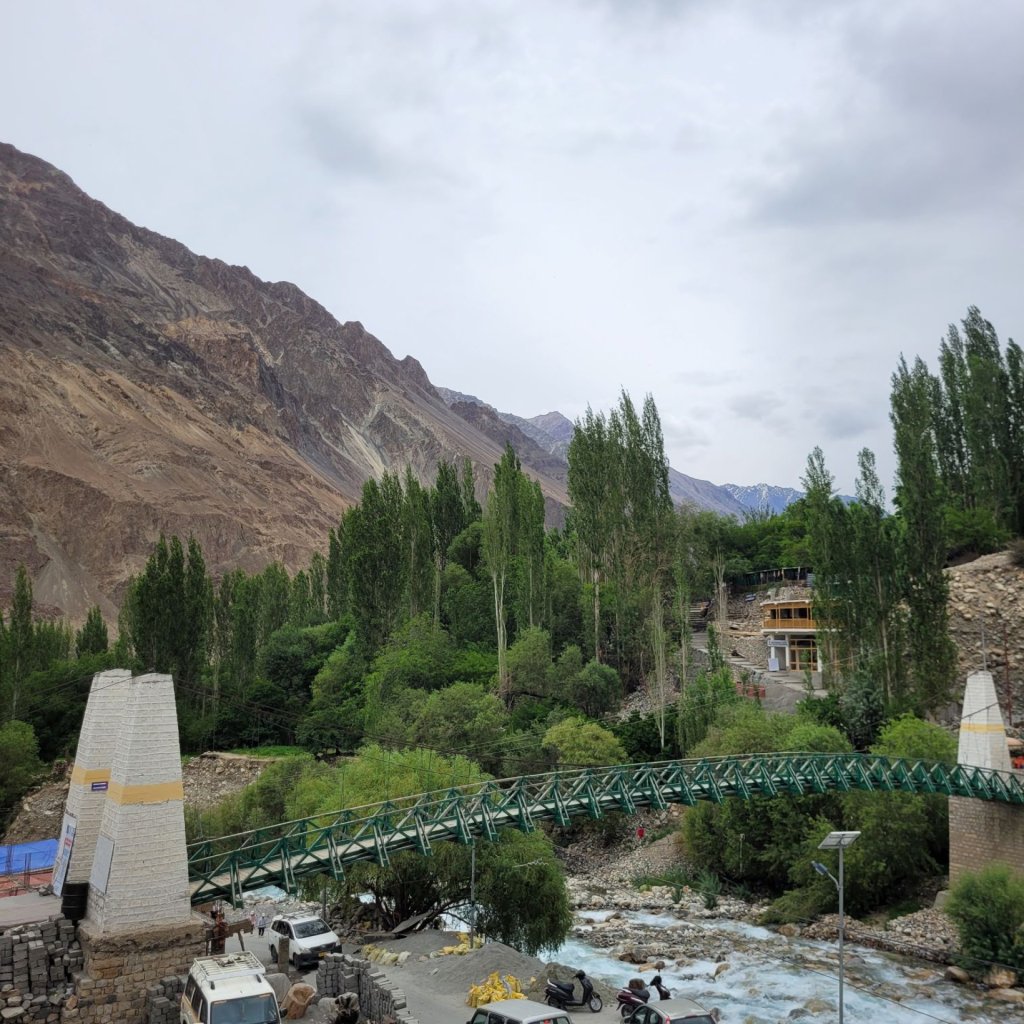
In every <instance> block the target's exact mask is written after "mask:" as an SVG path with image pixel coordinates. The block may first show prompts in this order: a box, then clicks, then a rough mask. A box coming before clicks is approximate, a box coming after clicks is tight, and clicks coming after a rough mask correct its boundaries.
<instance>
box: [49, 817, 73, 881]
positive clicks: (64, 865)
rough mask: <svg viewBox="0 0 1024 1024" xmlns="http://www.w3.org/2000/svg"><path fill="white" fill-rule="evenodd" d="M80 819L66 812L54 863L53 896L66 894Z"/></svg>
mask: <svg viewBox="0 0 1024 1024" xmlns="http://www.w3.org/2000/svg"><path fill="white" fill-rule="evenodd" d="M77 828H78V819H77V818H76V817H75V816H74V815H73V814H68V812H67V811H65V812H64V824H63V825H61V829H60V840H59V841H58V843H57V856H56V857H55V858H54V861H53V894H54V896H60V895H62V894H63V892H64V881H65V879H66V878H67V877H68V864H70V863H71V850H72V849H73V848H74V845H75V831H76V829H77Z"/></svg>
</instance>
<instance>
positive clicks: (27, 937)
mask: <svg viewBox="0 0 1024 1024" xmlns="http://www.w3.org/2000/svg"><path fill="white" fill-rule="evenodd" d="M81 966H82V950H81V947H80V946H79V944H78V941H77V939H76V937H75V926H74V925H73V924H72V923H71V922H70V921H67V920H65V919H64V918H63V917H54V918H51V919H50V920H49V921H46V922H44V923H43V924H31V925H19V926H17V927H14V928H9V929H7V930H6V931H4V932H2V933H0V1018H2V1019H3V1020H4V1021H5V1022H6V1021H24V1022H26V1024H27V1022H29V1021H50V1022H53V1021H57V1020H60V1011H61V1006H62V1005H63V1003H64V998H65V996H66V995H67V994H68V992H69V991H70V985H71V982H72V975H73V974H74V972H76V971H78V970H80V969H81Z"/></svg>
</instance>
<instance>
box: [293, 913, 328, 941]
mask: <svg viewBox="0 0 1024 1024" xmlns="http://www.w3.org/2000/svg"><path fill="white" fill-rule="evenodd" d="M330 930H331V929H330V928H328V927H327V924H326V922H324V921H321V920H320V918H319V917H318V918H317V919H316V920H315V921H299V922H297V923H296V925H295V938H297V939H309V938H312V937H313V936H314V935H326V934H327V933H328V932H329V931H330Z"/></svg>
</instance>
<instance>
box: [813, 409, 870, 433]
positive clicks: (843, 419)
mask: <svg viewBox="0 0 1024 1024" xmlns="http://www.w3.org/2000/svg"><path fill="white" fill-rule="evenodd" d="M877 413H878V410H877V409H874V408H869V407H868V406H866V405H863V404H856V405H855V404H851V403H846V402H842V401H836V402H826V404H825V405H824V407H823V408H820V409H818V410H816V411H815V412H814V413H813V415H812V419H813V422H814V425H815V427H816V430H817V432H818V433H820V434H821V435H823V437H824V438H825V439H827V440H830V441H848V440H850V439H852V438H856V437H860V436H862V435H863V434H864V433H865V432H866V431H868V430H871V429H872V428H874V427H875V426H876V425H877V423H878V415H877Z"/></svg>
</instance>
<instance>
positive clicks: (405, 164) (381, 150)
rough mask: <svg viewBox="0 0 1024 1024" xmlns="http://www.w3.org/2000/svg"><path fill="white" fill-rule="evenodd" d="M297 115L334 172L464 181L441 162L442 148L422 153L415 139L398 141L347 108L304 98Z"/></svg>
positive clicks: (303, 134)
mask: <svg viewBox="0 0 1024 1024" xmlns="http://www.w3.org/2000/svg"><path fill="white" fill-rule="evenodd" d="M295 117H296V123H297V125H298V130H299V133H300V138H301V141H302V144H303V145H304V147H305V148H306V150H307V151H308V152H309V153H310V154H311V155H312V156H313V157H314V159H316V161H317V162H318V163H319V164H320V165H321V166H322V167H323V168H324V169H325V170H327V171H328V172H329V173H330V174H332V175H335V176H338V177H343V178H356V179H359V178H361V179H364V180H366V181H371V182H376V183H378V184H396V183H400V184H404V185H416V186H418V187H425V188H428V189H433V188H437V187H439V186H440V187H448V186H454V185H457V184H459V183H460V179H459V175H458V174H456V173H455V172H454V171H453V170H452V169H451V168H449V167H446V166H444V165H443V164H441V163H439V162H438V159H437V158H436V157H437V152H438V151H437V149H432V150H431V151H430V153H426V152H422V153H421V152H417V151H415V148H414V146H413V145H412V144H411V143H410V145H409V146H408V147H406V148H400V147H398V146H395V145H393V144H391V143H389V142H388V141H386V140H385V139H384V138H383V137H381V136H380V135H379V134H377V133H375V132H374V131H372V129H370V128H369V127H367V126H366V125H365V124H364V123H362V122H361V121H360V120H359V119H358V118H357V117H355V116H353V115H351V114H350V113H349V112H348V111H346V110H344V109H342V108H338V109H328V108H327V107H325V106H323V105H322V104H317V103H313V102H309V101H303V102H300V103H298V104H297V105H296V108H295Z"/></svg>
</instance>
